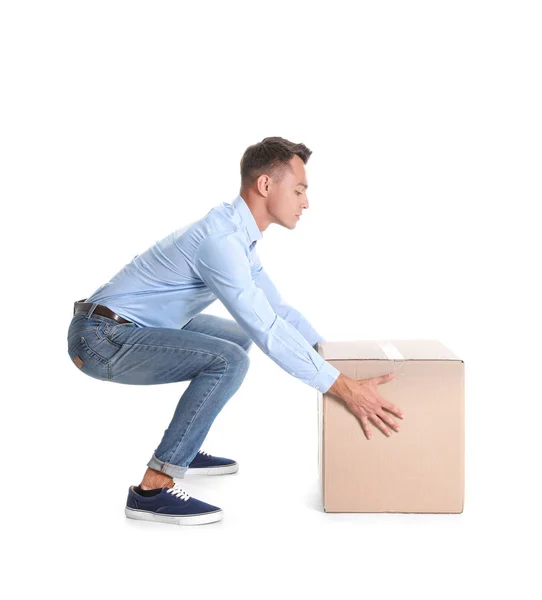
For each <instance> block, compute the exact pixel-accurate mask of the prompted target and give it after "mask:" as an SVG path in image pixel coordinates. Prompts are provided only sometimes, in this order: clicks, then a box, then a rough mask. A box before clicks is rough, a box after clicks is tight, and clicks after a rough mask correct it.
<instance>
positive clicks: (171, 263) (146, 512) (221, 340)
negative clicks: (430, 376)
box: [68, 137, 402, 525]
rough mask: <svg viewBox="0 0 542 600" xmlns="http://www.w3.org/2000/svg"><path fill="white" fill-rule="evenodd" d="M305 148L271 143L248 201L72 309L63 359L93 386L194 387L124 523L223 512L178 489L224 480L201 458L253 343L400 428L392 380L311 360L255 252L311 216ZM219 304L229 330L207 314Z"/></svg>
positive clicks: (221, 467) (248, 164)
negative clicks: (274, 231) (204, 478)
mask: <svg viewBox="0 0 542 600" xmlns="http://www.w3.org/2000/svg"><path fill="white" fill-rule="evenodd" d="M311 154H312V152H311V151H310V150H309V149H308V148H307V147H306V146H305V145H304V144H295V143H292V142H290V141H288V140H285V139H283V138H280V137H269V138H265V139H264V140H262V141H261V142H260V143H258V144H254V145H252V146H250V147H249V148H247V150H246V151H245V153H244V154H243V157H242V159H241V190H240V193H239V195H238V196H237V197H236V198H235V199H234V200H233V202H232V203H226V202H222V203H221V204H220V205H217V206H215V207H214V208H213V209H212V210H210V211H209V212H208V213H207V214H206V215H205V216H204V217H203V218H202V219H200V220H198V221H196V222H193V223H191V224H189V225H187V226H185V227H182V228H181V229H178V230H176V231H174V232H172V233H171V234H169V235H168V236H166V237H165V238H163V239H162V240H160V241H158V242H156V243H155V244H154V245H153V246H151V247H150V248H148V249H147V250H146V251H145V252H143V254H140V255H136V256H135V257H134V258H133V259H132V261H131V262H130V263H128V264H127V265H125V266H124V267H123V269H121V270H120V271H119V272H118V273H117V274H116V275H115V276H114V277H113V278H112V279H111V280H110V281H109V282H107V283H106V284H104V285H102V286H101V287H100V288H98V289H97V290H96V291H95V292H94V293H93V294H91V295H90V296H89V297H88V298H87V299H86V300H81V301H78V302H76V303H75V306H74V315H73V319H72V321H71V323H70V327H69V331H68V353H69V355H70V358H71V359H72V361H73V362H74V364H75V365H76V366H77V367H78V368H79V369H80V370H81V371H82V372H83V373H85V374H86V375H89V376H90V377H94V378H96V379H101V380H104V381H113V382H118V383H126V384H134V385H153V384H160V383H171V382H174V381H188V380H191V383H190V385H189V386H188V388H187V389H186V390H185V392H184V394H183V395H182V396H181V398H180V400H179V403H178V405H177V407H176V409H175V413H174V415H173V419H172V421H171V423H170V425H169V427H168V428H167V429H166V430H165V432H164V436H163V438H162V440H161V442H160V444H159V445H158V447H157V448H156V449H155V451H154V453H153V455H152V457H151V459H150V460H149V462H148V463H147V471H146V472H145V474H144V476H143V479H142V481H141V483H140V484H139V485H138V486H130V488H129V491H128V499H127V504H126V508H125V514H126V516H127V517H129V518H132V519H142V520H149V521H159V522H163V523H174V524H187V525H189V524H202V523H211V522H213V521H218V520H220V519H221V518H222V516H223V515H222V510H221V509H220V508H218V507H217V506H214V505H212V504H208V503H206V502H202V501H200V500H197V499H195V498H193V497H191V496H189V495H188V494H187V493H186V492H185V491H184V490H183V489H182V488H180V487H179V485H178V483H175V482H174V481H173V478H177V479H183V478H184V475H185V473H186V472H187V471H190V472H200V473H206V474H225V473H233V472H235V471H237V469H238V465H237V463H236V462H235V461H234V460H231V459H227V458H223V457H219V456H213V455H210V454H207V453H206V452H203V451H200V447H201V444H202V443H203V440H204V439H205V437H206V435H207V433H208V431H209V429H210V427H211V425H212V423H213V421H214V419H215V418H216V416H217V415H218V413H219V412H220V410H221V409H222V407H223V406H224V405H225V404H226V402H227V401H228V400H229V399H230V398H231V397H232V396H233V394H235V392H236V391H237V390H238V389H239V386H240V385H241V383H242V382H243V379H244V377H245V375H246V373H247V370H248V367H249V357H248V352H249V349H250V348H251V346H252V343H253V342H254V343H255V344H256V345H257V346H258V347H259V348H260V349H261V350H262V351H263V352H264V353H265V354H267V355H268V356H269V357H270V358H271V359H272V360H274V361H275V362H276V363H277V364H278V365H279V366H280V367H282V368H283V369H284V370H286V371H288V372H289V373H290V374H291V375H293V376H294V377H297V378H298V379H300V380H301V381H303V382H305V383H306V384H307V385H310V386H311V387H313V388H315V389H317V390H320V391H321V392H322V393H324V392H327V391H328V390H329V391H330V392H331V393H333V394H336V395H337V396H338V397H339V398H341V399H342V400H343V401H344V402H345V403H346V405H347V406H348V408H349V409H350V410H352V412H353V413H354V414H356V415H357V416H358V417H359V418H360V420H361V422H362V426H363V428H364V431H365V433H366V435H367V437H370V431H369V428H368V423H367V419H368V418H371V419H372V420H373V422H374V423H375V424H376V425H377V426H378V427H379V428H380V429H381V430H382V431H383V432H384V433H386V434H387V435H389V434H390V430H389V429H388V428H387V427H386V424H387V425H389V426H390V427H391V428H393V429H395V430H397V429H398V426H397V424H396V423H395V421H393V419H392V418H391V417H390V416H389V415H388V414H387V413H385V412H384V411H383V410H382V408H386V409H387V410H390V411H391V412H394V414H396V415H397V416H399V417H401V416H402V415H401V413H400V411H399V410H398V409H396V408H395V407H394V406H393V405H391V404H389V403H387V402H386V401H385V400H384V399H383V398H381V397H380V396H379V395H378V393H377V390H376V385H378V384H380V383H385V382H386V381H389V380H390V379H391V378H392V377H393V374H391V375H386V376H383V377H375V378H371V379H367V380H361V381H356V380H353V379H350V378H348V377H345V376H344V375H342V374H341V373H340V372H339V371H338V369H336V368H335V367H334V366H332V365H331V364H329V363H327V362H326V361H325V360H324V359H323V358H322V357H321V356H320V355H319V354H318V352H316V350H315V346H316V344H317V343H318V342H322V341H325V340H324V338H323V337H322V336H321V335H320V334H319V333H318V332H317V331H316V330H315V329H314V328H313V327H312V326H311V324H310V323H309V322H308V320H307V319H305V318H304V317H303V315H302V314H301V313H300V312H298V311H297V310H296V309H295V308H293V307H291V306H289V305H287V304H285V303H284V302H283V301H282V299H281V296H280V294H279V292H278V291H277V289H276V288H275V286H274V284H273V283H272V281H271V280H270V278H269V277H268V275H267V273H266V272H265V270H264V268H263V267H262V265H261V262H260V260H259V258H258V254H257V251H256V244H257V242H258V240H260V239H262V237H263V234H262V232H263V231H265V230H266V229H267V227H268V226H269V225H270V224H272V223H276V224H278V225H282V226H283V227H287V228H288V229H294V228H295V227H296V225H297V222H298V221H299V219H300V218H301V216H302V214H303V211H304V210H305V209H307V208H308V207H309V202H308V199H307V188H308V183H307V178H306V173H305V164H306V163H307V160H308V159H309V156H310V155H311ZM217 298H218V299H220V301H221V302H222V303H223V304H224V306H225V307H226V308H227V309H228V311H229V312H230V313H231V315H232V316H233V319H224V318H221V317H217V316H213V315H208V314H200V313H201V311H202V310H203V309H204V308H205V307H207V306H209V304H211V303H212V302H213V301H214V300H216V299H217Z"/></svg>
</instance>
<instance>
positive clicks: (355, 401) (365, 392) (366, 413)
mask: <svg viewBox="0 0 542 600" xmlns="http://www.w3.org/2000/svg"><path fill="white" fill-rule="evenodd" d="M394 378H395V373H388V374H387V375H381V376H379V377H370V378H368V379H359V380H356V379H350V377H346V376H345V375H343V374H342V373H341V374H340V375H339V377H338V378H337V379H336V380H335V382H334V383H333V385H332V386H331V387H330V388H329V390H328V391H329V392H330V393H331V394H334V395H335V396H338V397H339V398H340V399H341V400H343V402H344V403H345V404H346V406H347V408H348V409H349V410H350V411H351V412H352V413H353V414H354V415H355V416H356V417H358V419H359V420H360V422H361V426H362V427H363V431H364V432H365V435H366V436H367V439H371V436H372V434H371V430H370V429H369V419H370V420H371V422H372V423H373V424H374V425H376V426H377V427H378V428H379V429H380V431H382V432H383V433H384V434H385V435H387V436H390V435H391V430H392V429H393V430H395V431H399V425H398V424H397V423H396V422H395V421H394V419H392V417H391V416H390V415H389V414H388V413H387V412H384V409H385V410H387V411H389V412H391V413H393V414H394V415H395V416H397V417H399V418H401V419H402V418H403V413H402V412H401V411H400V410H399V408H397V407H396V406H395V405H393V404H391V402H388V401H387V400H385V399H384V398H382V396H380V394H379V393H378V389H377V385H380V384H382V383H387V382H388V381H391V380H392V379H394ZM386 425H389V427H391V429H389V428H388V427H386Z"/></svg>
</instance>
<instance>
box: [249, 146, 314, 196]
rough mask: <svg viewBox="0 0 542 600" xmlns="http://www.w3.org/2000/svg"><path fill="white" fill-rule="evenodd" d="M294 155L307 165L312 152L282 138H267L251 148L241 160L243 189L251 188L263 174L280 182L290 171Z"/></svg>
mask: <svg viewBox="0 0 542 600" xmlns="http://www.w3.org/2000/svg"><path fill="white" fill-rule="evenodd" d="M294 154H297V156H299V158H301V160H302V161H303V162H304V163H305V164H307V161H308V160H309V156H310V155H311V154H312V150H309V149H308V148H307V146H305V144H295V143H294V142H290V141H288V140H285V139H284V138H281V137H266V138H264V139H263V140H262V141H261V142H258V143H257V144H253V145H252V146H249V147H248V148H247V149H246V150H245V152H244V153H243V156H242V158H241V187H242V188H247V187H249V186H251V185H252V184H253V183H254V182H255V181H256V180H257V179H258V177H259V176H260V175H262V173H267V174H269V175H271V177H273V178H274V179H277V180H279V181H280V180H281V179H282V178H283V176H284V175H285V173H286V170H287V169H290V165H289V164H288V163H289V162H290V160H291V159H292V157H293V156H294Z"/></svg>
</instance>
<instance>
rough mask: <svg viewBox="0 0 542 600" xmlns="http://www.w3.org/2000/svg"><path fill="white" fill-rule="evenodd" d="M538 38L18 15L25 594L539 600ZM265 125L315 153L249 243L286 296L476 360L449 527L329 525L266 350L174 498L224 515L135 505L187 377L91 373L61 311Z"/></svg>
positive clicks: (8, 496) (11, 545)
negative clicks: (301, 193)
mask: <svg viewBox="0 0 542 600" xmlns="http://www.w3.org/2000/svg"><path fill="white" fill-rule="evenodd" d="M541 20H542V19H541V13H540V5H539V3H537V2H522V1H518V0H515V1H514V2H511V1H509V2H500V1H495V0H493V1H491V2H489V1H488V2H482V1H476V0H468V1H458V0H456V1H454V2H434V1H432V2H431V1H426V2H421V1H411V2H389V1H384V0H382V1H380V2H370V3H354V2H341V1H335V2H332V3H314V2H311V3H309V2H295V1H292V0H290V1H289V2H279V1H275V2H273V3H260V2H235V1H233V0H230V1H229V2H205V3H194V2H136V1H134V0H131V1H130V2H114V1H111V0H109V1H107V2H100V1H96V0H95V1H93V2H76V1H70V2H35V3H31V2H24V1H19V2H10V3H8V2H6V3H3V4H2V8H1V9H0V50H1V57H0V60H1V72H0V76H1V86H2V90H1V94H0V102H1V105H2V106H1V111H0V120H1V121H0V125H1V131H0V151H1V156H0V158H1V171H2V176H1V183H0V185H1V196H2V207H3V213H4V214H3V219H2V225H3V227H2V230H3V235H2V272H3V286H2V290H3V291H2V333H3V342H4V343H3V344H2V364H3V382H4V385H3V390H2V403H1V406H2V418H1V423H2V452H3V464H4V469H3V472H2V477H1V481H2V494H1V497H2V505H3V508H2V515H3V517H4V519H3V521H4V525H3V531H2V539H3V545H4V548H5V550H6V551H7V554H8V555H9V561H8V564H7V565H6V563H5V562H4V566H7V576H6V575H4V579H3V587H4V589H6V587H7V586H11V592H10V597H13V598H16V597H25V598H26V597H29V595H30V594H31V593H33V594H36V596H37V595H39V596H40V597H41V596H42V594H44V593H47V592H48V591H51V592H53V591H54V593H55V597H57V598H68V597H70V598H71V597H81V598H87V597H88V598H95V597H101V596H106V597H107V596H109V595H111V596H113V595H115V596H117V597H132V598H139V597H144V596H146V595H148V594H151V593H154V594H166V595H168V596H172V597H181V598H183V597H184V598H187V597H192V598H219V597H223V596H224V595H225V596H228V597H230V596H231V597H234V596H235V597H238V598H276V597H278V596H279V595H281V596H284V597H286V598H290V597H292V598H293V597H297V596H299V595H300V594H304V593H306V594H307V595H312V596H315V597H322V598H323V597H332V596H336V597H354V596H359V597H367V598H392V597H394V598H397V597H399V595H401V597H404V596H405V595H407V596H408V597H416V598H424V599H425V598H428V599H429V598H434V597H439V598H457V597H462V596H464V594H466V593H471V592H472V594H473V595H474V594H482V593H483V594H484V595H487V596H491V595H493V594H496V593H499V595H500V594H501V593H502V595H508V594H512V593H513V594H515V595H518V596H521V597H522V598H535V597H536V598H540V593H541V584H540V578H539V573H538V567H539V562H538V561H539V558H540V552H539V546H540V543H539V540H540V532H541V519H540V505H541V500H542V498H541V493H540V487H539V479H540V452H541V443H540V421H541V419H542V410H541V400H542V395H541V392H540V383H539V381H540V366H541V364H542V353H541V351H540V343H541V337H540V334H541V333H542V331H541V321H540V313H539V310H540V306H541V300H542V298H541V294H540V288H539V287H538V286H539V280H540V256H541V254H542V253H541V244H540V212H539V209H540V202H541V181H542V178H541V172H540V171H541V164H542V162H541V159H542V156H541V154H542V151H541V135H542V127H541V110H540V107H541V106H542V93H541V87H542V86H541V56H542V43H541V38H540V30H541V27H542V22H541ZM274 135H280V136H283V137H285V138H287V139H290V140H292V141H295V142H303V143H305V144H306V145H307V146H308V147H309V148H310V149H311V150H312V151H313V155H312V156H311V158H310V160H309V162H308V164H307V167H306V169H307V177H308V181H309V186H310V187H309V193H308V197H309V202H310V209H309V210H308V211H306V212H305V214H304V216H303V218H302V219H301V221H299V222H298V224H297V226H296V228H295V230H293V231H290V230H288V229H285V228H280V227H276V226H275V227H273V226H272V227H270V228H269V229H268V230H266V231H265V232H264V239H263V240H261V241H260V242H259V243H258V249H259V254H260V257H261V259H262V262H263V264H264V265H265V266H266V269H267V270H268V271H269V273H270V275H271V276H272V278H273V279H274V281H275V282H276V284H277V286H278V288H279V290H280V291H281V292H282V294H283V296H284V297H285V298H286V299H287V300H288V301H289V302H290V303H291V304H292V305H294V306H295V307H297V308H298V309H299V310H301V311H302V312H303V313H304V314H305V315H306V316H307V318H308V319H309V320H310V321H311V323H312V324H313V325H314V326H315V328H316V329H317V330H318V331H319V332H321V333H322V335H323V336H324V337H325V338H326V339H327V340H330V341H339V340H374V339H379V340H385V339H415V338H425V339H438V340H440V341H441V342H442V343H444V344H445V345H446V346H448V347H449V348H451V349H452V350H453V351H454V352H455V353H456V354H458V355H459V356H461V357H462V358H463V360H464V361H465V368H466V465H465V466H466V493H465V509H464V513H463V514H460V515H430V514H428V515H423V514H412V515H406V514H326V513H324V512H323V511H322V509H321V505H320V497H319V489H318V477H317V475H318V474H317V436H316V434H317V418H316V391H315V390H314V389H313V388H310V387H309V386H306V385H304V384H302V383H301V382H300V381H298V380H297V379H295V378H294V377H292V376H291V375H289V374H288V373H287V372H285V371H283V370H281V369H280V368H279V367H278V366H277V365H276V364H275V363H273V362H272V361H271V360H269V359H268V358H266V357H265V355H263V353H262V352H261V351H260V350H259V349H258V348H257V347H254V348H253V350H251V368H250V371H249V373H248V375H247V378H246V379H245V381H244V383H243V385H242V387H241V388H240V389H239V391H238V392H237V393H236V394H235V395H234V397H233V398H232V399H231V400H230V401H229V403H228V404H227V405H226V407H225V408H224V409H223V411H222V412H221V413H220V414H219V416H218V417H217V419H216V421H215V423H214V424H213V428H212V429H211V431H210V433H209V435H208V437H207V440H206V442H205V444H204V446H203V448H204V449H206V450H207V451H209V452H211V453H214V454H217V455H222V456H228V457H232V458H235V459H236V460H237V461H238V462H239V464H240V470H239V472H238V473H237V474H236V475H233V476H224V477H215V478H203V477H202V478H197V479H198V481H196V480H192V481H190V482H189V481H187V480H185V481H186V485H185V489H186V490H187V491H188V492H189V493H191V494H192V495H194V496H196V497H197V498H200V499H202V500H205V501H208V502H210V503H213V504H216V505H219V506H221V507H222V508H223V510H224V519H223V521H221V522H220V523H217V524H213V525H206V526H200V527H174V526H169V525H163V524H152V523H144V522H143V523H139V522H134V521H129V520H128V519H126V518H125V517H124V505H125V501H126V495H127V491H128V486H129V485H131V484H135V483H139V482H140V480H141V477H142V475H143V473H144V471H145V468H146V462H147V461H148V459H149V458H150V455H151V454H152V451H153V450H154V448H155V447H156V446H157V445H158V443H159V441H160V439H161V436H162V433H163V431H164V430H165V428H166V427H167V425H168V424H169V420H170V418H171V416H172V414H173V410H174V408H175V406H176V403H177V401H178V398H179V397H180V396H181V394H182V392H183V391H184V389H185V388H186V387H187V385H188V384H187V383H180V384H169V385H165V386H152V387H147V386H126V385H120V384H119V385H115V384H109V383H106V382H101V381H97V380H92V379H90V378H87V377H85V376H83V375H82V374H81V373H80V372H79V371H78V370H77V369H76V368H75V367H74V365H73V364H72V363H71V362H70V360H69V357H68V355H67V352H66V333H67V328H68V325H69V322H70V319H71V315H72V311H73V302H74V301H75V300H78V299H80V298H84V297H86V296H88V295H89V294H90V293H91V292H92V291H94V290H95V289H96V288H97V287H98V286H99V285H101V284H102V283H105V282H106V281H107V280H109V279H110V278H111V277H112V276H113V275H114V274H115V273H116V272H117V271H118V270H119V269H120V268H121V267H122V266H123V265H124V264H126V263H127V262H129V261H130V260H131V259H132V257H133V256H135V255H136V254H138V253H140V252H142V251H143V250H145V249H146V248H147V247H148V246H150V245H151V244H153V243H154V242H155V241H156V240H158V239H160V238H162V237H164V236H165V235H167V234H168V233H169V232H170V231H171V230H173V229H176V228H178V227H180V226H182V225H183V224H185V223H187V222H190V221H193V220H196V219H198V218H200V217H202V216H203V215H204V214H205V213H206V212H208V210H210V208H212V207H213V206H215V205H217V204H219V203H220V202H223V201H227V202H229V201H232V200H233V198H234V197H235V196H236V195H237V193H238V191H239V160H240V158H241V155H242V153H243V151H244V150H245V148H246V147H247V146H249V145H250V144H253V143H256V142H258V141H260V140H261V139H262V138H264V137H266V136H274ZM206 312H210V313H213V314H218V315H222V316H229V315H228V313H227V312H226V311H225V309H224V307H223V306H222V305H220V304H219V302H216V303H215V304H213V305H212V306H211V307H210V308H209V309H207V311H206ZM380 390H381V392H382V394H383V395H385V386H383V387H381V388H380ZM360 434H361V429H360ZM373 435H381V434H379V433H378V431H376V430H373ZM393 435H395V434H393ZM396 435H400V433H399V434H396ZM531 544H532V545H531Z"/></svg>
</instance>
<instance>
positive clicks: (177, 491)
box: [166, 483, 190, 500]
mask: <svg viewBox="0 0 542 600" xmlns="http://www.w3.org/2000/svg"><path fill="white" fill-rule="evenodd" d="M166 493H168V494H173V495H174V496H177V497H178V498H181V500H188V499H189V498H190V496H189V495H188V494H187V493H186V492H185V491H184V490H183V488H182V487H180V486H179V484H178V483H176V484H174V486H173V487H172V488H168V489H167V490H166Z"/></svg>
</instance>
